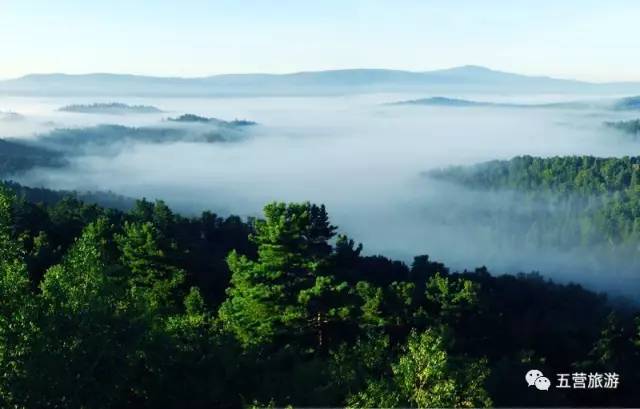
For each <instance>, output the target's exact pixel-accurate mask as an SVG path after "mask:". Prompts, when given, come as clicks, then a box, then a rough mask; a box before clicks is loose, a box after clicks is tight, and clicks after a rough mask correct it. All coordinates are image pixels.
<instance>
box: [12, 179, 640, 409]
mask: <svg viewBox="0 0 640 409" xmlns="http://www.w3.org/2000/svg"><path fill="white" fill-rule="evenodd" d="M16 187H17V186H16V185H12V186H11V188H7V187H4V188H2V189H1V190H0V253H1V255H2V257H1V258H0V309H1V310H2V314H1V315H0V317H2V318H1V319H0V352H1V353H0V371H1V372H2V377H0V403H1V404H2V406H5V407H18V408H21V407H24V408H27V407H91V408H100V407H104V408H107V407H135V408H141V407H176V408H178V407H180V408H183V407H195V408H198V407H202V408H204V407H212V406H215V407H238V406H243V405H259V406H263V405H273V406H285V405H296V406H310V405H314V406H319V405H321V406H345V405H346V406H349V407H371V406H376V407H443V406H456V407H479V406H491V405H496V406H510V405H511V406H512V405H527V406H533V405H541V404H554V405H563V406H568V405H578V404H581V403H584V402H589V404H590V405H594V404H599V405H619V406H624V405H632V404H633V402H637V401H638V392H637V388H634V387H633V385H635V384H637V382H638V380H639V379H638V372H637V370H636V369H637V365H638V364H639V363H640V362H639V361H638V357H639V354H638V352H639V350H638V348H639V347H640V345H639V343H638V342H639V338H638V336H639V333H638V329H639V327H638V325H639V324H640V322H638V321H637V320H636V321H634V317H635V316H636V314H637V310H635V309H634V308H635V307H634V308H629V307H621V306H616V305H615V304H612V303H611V302H609V301H608V300H607V298H606V297H605V296H604V295H599V294H595V293H592V292H590V291H587V290H585V289H583V288H581V287H580V286H578V285H575V284H568V285H560V284H556V283H553V282H551V281H548V280H545V279H543V278H542V277H541V276H540V275H538V274H515V275H503V276H492V275H491V274H490V273H489V271H488V270H487V269H486V268H484V267H481V268H477V269H475V270H472V271H459V272H452V271H450V270H449V268H447V267H446V266H445V265H444V264H442V263H439V262H436V261H432V260H431V259H430V258H429V257H428V256H426V255H419V256H416V257H415V259H414V261H413V263H412V264H411V265H410V266H408V265H406V264H404V263H403V262H400V261H394V260H391V259H388V258H386V257H384V256H364V255H362V250H363V246H362V245H360V244H356V242H355V241H354V240H353V239H351V238H349V237H346V236H344V235H341V234H338V229H337V227H336V226H334V225H332V224H331V221H330V218H329V214H328V212H327V210H326V209H325V207H324V206H322V205H315V204H311V203H289V204H286V203H271V204H268V205H267V206H265V208H264V217H263V218H260V219H249V220H242V219H240V218H238V217H235V216H229V217H220V216H218V215H216V214H213V213H211V212H204V213H202V214H201V215H200V216H198V217H184V216H181V215H179V214H176V213H174V212H173V211H172V210H171V209H170V208H169V207H168V206H167V205H166V204H165V203H163V202H161V201H158V202H155V203H152V202H149V201H146V200H140V201H137V202H136V203H135V204H134V205H133V207H132V208H131V210H129V211H127V212H123V211H119V210H114V209H108V208H103V207H101V206H98V205H90V204H85V203H83V202H81V201H79V200H78V199H77V198H74V197H69V196H66V195H62V196H61V197H59V198H58V199H56V200H49V201H48V203H47V204H45V203H42V202H40V203H36V202H34V201H29V200H27V199H26V197H25V196H24V195H21V194H16V190H18V189H16ZM531 367H536V368H538V369H541V370H543V371H548V372H549V373H551V372H554V371H556V372H557V371H562V370H584V371H595V370H600V371H603V370H615V371H616V372H618V373H619V374H620V376H621V378H622V379H623V381H622V382H623V385H624V386H623V387H622V388H620V389H618V390H615V391H613V390H598V391H593V392H591V393H589V394H588V396H587V394H580V393H575V392H573V391H571V390H569V391H566V392H564V391H561V390H557V391H554V393H553V395H551V394H549V395H544V394H539V393H535V391H533V390H531V389H527V386H526V383H525V382H524V374H525V372H526V371H527V370H529V369H531Z"/></svg>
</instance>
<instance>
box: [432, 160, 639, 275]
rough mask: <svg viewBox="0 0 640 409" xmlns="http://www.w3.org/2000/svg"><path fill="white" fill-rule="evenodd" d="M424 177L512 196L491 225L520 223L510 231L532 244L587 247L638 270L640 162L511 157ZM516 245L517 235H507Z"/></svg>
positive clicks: (455, 168)
mask: <svg viewBox="0 0 640 409" xmlns="http://www.w3.org/2000/svg"><path fill="white" fill-rule="evenodd" d="M430 176H431V177H434V178H436V179H439V180H443V181H447V182H452V183H454V184H457V185H461V186H464V187H466V188H469V189H472V190H475V191H484V192H494V193H496V192H499V193H501V194H504V195H505V197H506V196H508V195H511V196H509V197H512V198H513V199H512V200H511V203H513V204H514V205H513V206H514V207H515V208H513V209H510V210H509V209H506V210H505V209H500V214H499V215H498V216H499V217H493V218H491V220H490V223H494V224H496V225H497V226H498V227H497V228H498V229H499V231H500V232H504V231H506V230H507V229H506V228H505V227H504V226H506V225H514V224H518V226H524V228H521V229H520V230H519V231H518V232H517V234H519V235H521V236H524V238H525V240H526V241H528V242H531V243H536V244H537V245H539V246H543V245H547V246H548V245H551V246H553V247H554V248H558V249H563V250H571V249H574V248H589V249H590V250H592V251H593V254H596V255H597V256H598V257H600V259H601V260H602V261H606V262H603V263H602V264H603V265H611V263H610V262H609V261H608V260H618V261H619V260H623V261H625V263H626V264H627V268H632V269H634V271H635V270H637V268H636V267H637V266H638V265H640V250H639V244H640V157H624V158H596V157H591V156H574V157H555V158H536V157H530V156H522V157H516V158H514V159H512V160H509V161H491V162H486V163H482V164H479V165H475V166H470V167H452V168H447V169H443V170H438V171H435V172H431V173H430ZM494 216H495V215H494ZM508 239H509V240H517V239H520V237H509V238H508Z"/></svg>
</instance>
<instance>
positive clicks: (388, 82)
mask: <svg viewBox="0 0 640 409" xmlns="http://www.w3.org/2000/svg"><path fill="white" fill-rule="evenodd" d="M371 92H426V93H443V92H479V93H483V92H486V93H500V92H519V93H573V94H576V93H578V94H579V93H585V94H588V93H595V94H638V93H640V82H610V83H591V82H584V81H576V80H568V79H557V78H551V77H545V76H528V75H520V74H514V73H508V72H502V71H496V70H492V69H489V68H485V67H479V66H473V65H467V66H462V67H455V68H449V69H443V70H435V71H425V72H414V71H401V70H387V69H346V70H329V71H308V72H298V73H292V74H223V75H214V76H208V77H198V78H180V77H152V76H140V75H129V74H102V73H101V74H78V75H71V74H29V75H25V76H23V77H20V78H16V79H10V80H4V81H0V95H24V96H29V95H33V96H78V95H86V96H89V95H91V96H284V95H292V96H295V95H335V94H354V93H371Z"/></svg>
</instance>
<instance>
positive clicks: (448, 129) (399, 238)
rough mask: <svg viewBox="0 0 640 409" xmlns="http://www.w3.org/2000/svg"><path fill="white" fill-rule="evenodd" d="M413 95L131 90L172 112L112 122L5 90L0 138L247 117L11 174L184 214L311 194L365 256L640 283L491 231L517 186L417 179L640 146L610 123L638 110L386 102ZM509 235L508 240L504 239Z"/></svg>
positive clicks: (244, 208)
mask: <svg viewBox="0 0 640 409" xmlns="http://www.w3.org/2000/svg"><path fill="white" fill-rule="evenodd" d="M413 97H415V96H406V95H405V96H399V95H373V96H372V95H369V96H348V97H326V98H227V99H225V98H218V99H178V98H174V99H144V98H125V99H124V100H123V99H120V100H119V101H122V102H126V103H129V104H142V105H153V106H156V107H159V108H160V109H162V110H163V111H164V112H163V113H162V114H146V115H123V116H117V117H114V116H113V115H111V116H108V115H99V114H80V113H66V112H65V113H61V112H56V111H55V109H57V108H59V107H60V106H63V105H67V104H70V103H91V102H100V100H91V99H88V100H82V101H78V100H71V99H43V100H30V99H28V98H23V99H15V98H14V99H0V109H2V110H11V111H15V112H18V113H20V114H21V115H23V116H24V119H22V120H21V121H20V122H23V124H22V125H21V126H20V127H19V126H18V125H16V123H15V121H14V122H12V123H9V122H1V123H0V132H1V134H0V137H20V138H31V139H33V135H34V134H37V133H38V132H45V131H47V130H51V129H54V128H61V127H65V128H68V127H84V126H95V125H99V124H120V125H126V126H154V125H155V126H157V125H158V124H159V123H161V122H162V120H163V119H166V118H167V117H169V116H175V114H176V113H178V114H181V113H193V114H198V115H203V116H207V117H216V118H221V119H225V120H232V119H234V118H242V119H248V120H252V121H256V122H258V123H259V125H258V126H255V127H251V129H249V130H247V131H246V132H247V136H248V137H247V138H244V139H242V140H241V141H238V142H235V143H202V142H196V141H193V140H192V141H180V142H168V143H145V142H136V141H127V144H126V145H125V146H124V147H121V148H120V149H118V150H117V152H114V151H109V153H110V154H108V155H107V154H104V152H101V151H100V150H92V151H89V152H85V154H83V155H78V156H73V157H71V158H69V166H67V167H63V168H38V169H33V170H31V171H28V172H27V173H24V174H21V175H17V176H15V177H14V179H15V180H17V181H18V182H20V183H23V184H25V185H30V186H44V187H49V188H52V189H67V190H71V189H76V190H92V191H95V190H111V191H113V192H116V193H119V194H123V195H127V196H132V197H147V198H149V199H155V198H159V199H164V200H165V201H167V202H168V203H169V204H170V205H172V206H173V207H174V208H176V209H177V210H179V211H181V212H184V213H195V212H200V211H202V210H204V209H211V210H213V211H215V212H217V213H219V214H229V213H234V214H239V215H242V216H257V215H260V212H261V209H262V206H263V205H264V204H265V203H267V202H269V201H273V200H278V201H305V200H309V201H312V202H316V203H324V204H326V205H327V207H328V210H329V212H330V214H331V216H332V219H333V222H334V224H337V225H339V227H340V230H341V232H343V233H346V234H348V235H349V236H351V237H352V238H353V239H355V240H357V241H361V242H363V243H364V245H365V252H366V253H369V254H371V253H382V254H384V255H387V256H390V257H396V258H401V259H403V260H405V261H407V262H410V261H411V258H412V257H413V256H414V255H418V254H429V255H430V256H431V258H433V259H438V260H441V261H443V262H445V263H447V264H448V265H451V266H452V267H454V268H458V269H462V268H474V267H477V266H481V265H486V266H487V267H488V268H489V270H490V271H492V272H494V273H504V272H519V271H531V270H539V271H541V272H542V273H543V274H544V275H547V276H550V277H552V278H554V279H557V280H559V281H567V280H575V281H577V282H580V283H584V284H586V285H588V286H590V287H592V288H597V289H603V290H612V291H619V292H623V293H627V294H634V293H635V292H637V290H638V289H639V288H640V281H639V279H638V277H637V276H635V277H634V274H633V270H634V267H635V266H628V265H625V264H624V261H616V260H605V259H597V260H596V259H594V255H596V254H597V252H594V251H593V249H590V248H581V247H580V246H579V245H577V244H576V246H574V247H573V248H572V249H571V250H570V251H567V250H560V249H558V248H555V247H554V246H539V245H535V246H533V245H531V243H529V242H527V239H526V237H525V235H524V234H523V235H522V240H521V241H518V240H513V239H511V238H513V237H518V232H519V231H520V226H518V225H514V226H506V227H504V228H505V229H506V230H508V232H499V231H498V232H496V231H495V229H494V230H492V229H490V226H486V220H487V218H486V217H481V215H486V214H487V212H491V214H492V215H493V216H492V217H499V214H500V211H501V209H511V211H513V209H518V196H517V195H513V194H504V195H501V194H497V193H480V192H474V191H470V190H468V189H465V188H462V187H459V186H453V185H451V184H446V183H443V182H439V181H434V180H432V179H430V178H428V177H425V176H424V175H423V172H425V171H428V170H430V169H435V168H441V167H446V166H449V165H465V164H472V163H477V162H482V161H487V160H492V159H509V158H511V157H513V156H517V155H524V154H527V155H533V156H555V155H582V154H589V155H597V156H624V155H638V154H640V152H639V147H640V145H638V142H634V141H633V140H632V139H630V138H625V137H624V136H623V135H622V134H621V133H620V132H618V131H616V130H614V129H610V128H606V127H604V126H603V125H602V123H603V121H608V120H623V119H631V118H633V115H632V114H630V113H619V112H618V113H616V112H607V111H599V110H571V109H562V110H555V109H535V110H527V109H520V110H513V109H502V108H496V107H492V108H484V107H471V108H460V107H457V108H447V107H428V106H389V105H384V103H386V102H391V101H397V100H402V99H410V98H413ZM461 97H464V96H461ZM484 99H485V100H487V99H489V97H484ZM497 99H499V98H498V97H495V98H494V100H497ZM503 99H505V98H503ZM514 99H516V98H513V97H512V98H511V100H514ZM567 100H572V98H568V97H567ZM537 101H557V98H555V97H546V98H545V97H539V98H538V99H537ZM105 102H106V101H105ZM522 102H528V101H522ZM29 126H31V128H29ZM496 209H498V211H496ZM496 215H497V216H496ZM502 233H504V234H502ZM503 236H504V237H509V238H510V239H509V240H501V239H500V237H503Z"/></svg>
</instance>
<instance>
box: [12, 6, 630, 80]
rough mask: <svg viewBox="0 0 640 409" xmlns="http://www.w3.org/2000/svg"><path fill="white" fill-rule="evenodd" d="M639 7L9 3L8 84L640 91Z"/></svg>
mask: <svg viewBox="0 0 640 409" xmlns="http://www.w3.org/2000/svg"><path fill="white" fill-rule="evenodd" d="M639 18H640V1H638V0H607V1H601V0H598V1H593V0H562V1H558V0H536V1H529V0H511V1H506V0H502V1H498V0H483V1H477V0H441V1H431V0H393V1H391V0H390V1H382V0H380V1H376V0H322V1H306V0H294V1H289V0H217V1H216V0H209V1H206V0H181V1H166V0H135V1H132V0H128V1H123V0H108V1H107V0H104V1H86V0H85V1H81V0H56V1H51V0H0V78H15V77H19V76H22V75H25V74H29V73H50V72H64V73H70V74H79V73H90V72H112V73H132V74H142V75H158V76H181V77H194V76H205V75H214V74H223V73H255V72H270V73H286V72H297V71H313V70H324V69H341V68H390V69H404V70H412V71H427V70H432V69H440V68H449V67H454V66H460V65H470V64H471V65H482V66H486V67H489V68H493V69H497V70H502V71H510V72H517V73H521V74H531V75H550V76H554V77H558V78H572V79H579V80H586V81H596V82H605V81H640V52H639V51H640V29H639V28H638V27H639V23H638V21H639V20H638V19H639Z"/></svg>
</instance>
